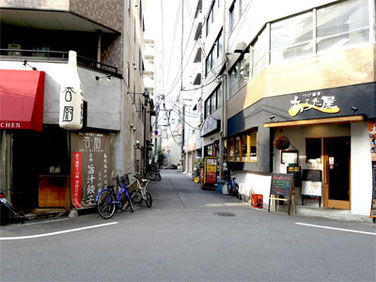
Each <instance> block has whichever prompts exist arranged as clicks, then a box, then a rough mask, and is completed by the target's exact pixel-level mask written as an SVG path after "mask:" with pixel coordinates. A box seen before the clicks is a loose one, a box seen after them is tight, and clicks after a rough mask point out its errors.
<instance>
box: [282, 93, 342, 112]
mask: <svg viewBox="0 0 376 282" xmlns="http://www.w3.org/2000/svg"><path fill="white" fill-rule="evenodd" d="M336 103H337V101H336V99H335V97H334V96H325V95H321V92H312V93H308V94H303V95H302V97H298V96H296V95H295V97H294V99H293V100H291V108H290V109H289V110H288V113H289V115H290V116H292V117H294V116H296V115H298V114H299V113H303V112H305V111H309V110H312V109H314V110H316V111H320V112H323V113H328V114H335V113H339V111H340V108H339V107H338V106H337V104H336Z"/></svg>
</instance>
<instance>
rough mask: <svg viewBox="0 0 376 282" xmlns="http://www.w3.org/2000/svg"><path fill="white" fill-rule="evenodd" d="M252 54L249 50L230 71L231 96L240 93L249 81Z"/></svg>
mask: <svg viewBox="0 0 376 282" xmlns="http://www.w3.org/2000/svg"><path fill="white" fill-rule="evenodd" d="M249 64H250V53H249V48H248V49H247V51H246V52H245V53H244V54H243V55H242V56H241V57H240V59H239V61H238V62H236V63H235V65H234V66H233V68H232V69H231V70H230V96H233V95H234V94H235V93H236V92H238V91H239V89H240V88H241V87H243V85H245V84H246V83H247V82H248V80H249Z"/></svg>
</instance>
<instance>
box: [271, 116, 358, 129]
mask: <svg viewBox="0 0 376 282" xmlns="http://www.w3.org/2000/svg"><path fill="white" fill-rule="evenodd" d="M361 121H364V116H361V115H357V116H347V117H335V118H323V119H308V120H296V121H282V122H271V123H265V124H264V127H287V126H301V125H316V124H329V123H349V122H361Z"/></svg>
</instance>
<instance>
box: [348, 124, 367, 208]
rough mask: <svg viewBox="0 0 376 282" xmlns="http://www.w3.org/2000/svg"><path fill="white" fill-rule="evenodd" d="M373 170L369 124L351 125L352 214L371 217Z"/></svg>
mask: <svg viewBox="0 0 376 282" xmlns="http://www.w3.org/2000/svg"><path fill="white" fill-rule="evenodd" d="M371 198H372V168H371V154H370V145H369V133H368V125H367V123H353V124H352V125H351V212H352V213H355V214H360V215H369V213H370V209H371Z"/></svg>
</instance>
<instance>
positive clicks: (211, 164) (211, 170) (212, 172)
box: [205, 157, 217, 184]
mask: <svg viewBox="0 0 376 282" xmlns="http://www.w3.org/2000/svg"><path fill="white" fill-rule="evenodd" d="M205 166H206V183H208V184H214V183H217V158H213V157H212V158H210V157H206V158H205Z"/></svg>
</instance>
